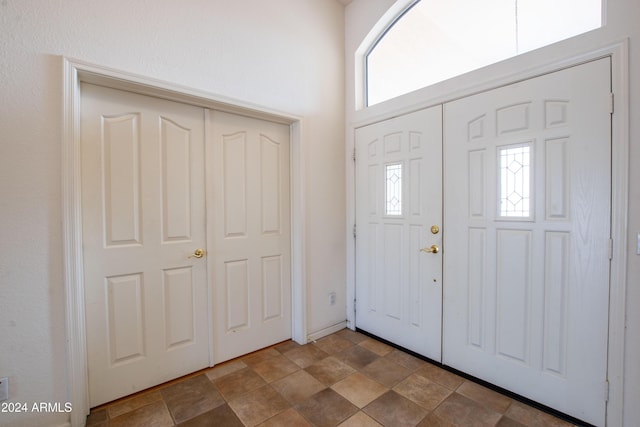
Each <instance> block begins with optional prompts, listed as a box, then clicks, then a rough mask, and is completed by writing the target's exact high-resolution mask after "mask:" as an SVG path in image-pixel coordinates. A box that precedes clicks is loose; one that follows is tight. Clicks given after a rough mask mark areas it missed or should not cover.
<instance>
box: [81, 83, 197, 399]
mask: <svg viewBox="0 0 640 427" xmlns="http://www.w3.org/2000/svg"><path fill="white" fill-rule="evenodd" d="M81 96H82V119H81V120H82V121H81V127H82V129H81V131H82V217H83V224H82V232H83V249H84V252H83V255H84V269H85V304H86V310H85V311H86V321H87V351H88V361H89V394H90V404H91V406H96V405H99V404H102V403H105V402H108V401H111V400H114V399H116V398H119V397H122V396H125V395H129V394H132V393H134V392H137V391H140V390H143V389H146V388H148V387H151V386H154V385H157V384H160V383H162V382H165V381H167V380H170V379H173V378H176V377H179V376H182V375H184V374H188V373H190V372H193V371H196V370H198V369H202V368H204V367H207V366H208V364H209V341H208V340H209V336H208V326H207V325H208V315H207V312H208V311H207V310H208V308H207V277H206V276H207V273H206V261H205V260H204V259H198V258H194V257H192V258H189V255H190V254H192V253H193V252H194V250H196V249H197V248H205V241H206V239H205V201H204V112H203V109H202V108H197V107H193V106H189V105H184V104H180V103H176V102H170V101H165V100H160V99H157V98H152V97H145V96H141V95H135V94H131V93H127V92H122V91H118V90H114V89H107V88H103V87H99V86H93V85H88V84H83V85H82V90H81Z"/></svg>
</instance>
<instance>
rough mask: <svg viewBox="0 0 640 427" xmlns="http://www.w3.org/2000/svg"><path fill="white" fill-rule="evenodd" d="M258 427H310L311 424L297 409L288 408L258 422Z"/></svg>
mask: <svg viewBox="0 0 640 427" xmlns="http://www.w3.org/2000/svg"><path fill="white" fill-rule="evenodd" d="M259 427H312V425H311V424H309V423H308V422H307V420H305V419H304V417H303V416H302V415H300V414H299V413H298V411H296V410H295V409H293V408H289V409H287V410H286V411H284V412H281V413H279V414H278V415H276V416H274V417H271V418H269V419H268V420H267V421H265V422H263V423H262V424H259Z"/></svg>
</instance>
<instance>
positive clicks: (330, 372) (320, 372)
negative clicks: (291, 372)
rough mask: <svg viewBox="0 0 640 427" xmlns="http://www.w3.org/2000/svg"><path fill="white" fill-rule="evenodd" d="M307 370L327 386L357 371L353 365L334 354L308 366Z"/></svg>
mask: <svg viewBox="0 0 640 427" xmlns="http://www.w3.org/2000/svg"><path fill="white" fill-rule="evenodd" d="M305 371H307V372H308V373H310V374H311V375H313V376H314V377H315V378H316V379H317V380H318V381H320V382H321V383H322V384H324V385H326V386H332V385H333V384H335V383H337V382H338V381H340V380H341V379H343V378H345V377H347V375H351V374H353V373H354V372H356V370H355V369H353V368H352V367H351V366H349V365H347V364H345V363H342V362H341V361H339V360H338V359H336V358H335V357H333V356H330V357H327V358H325V359H322V360H321V361H319V362H317V363H314V364H313V365H311V366H308V367H307V368H306V369H305Z"/></svg>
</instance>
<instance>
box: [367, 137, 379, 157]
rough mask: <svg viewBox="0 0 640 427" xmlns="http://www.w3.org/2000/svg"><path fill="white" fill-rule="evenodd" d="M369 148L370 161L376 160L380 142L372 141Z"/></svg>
mask: <svg viewBox="0 0 640 427" xmlns="http://www.w3.org/2000/svg"><path fill="white" fill-rule="evenodd" d="M368 147H369V153H368V154H369V158H370V159H375V158H376V156H377V155H378V140H377V139H374V140H373V141H371V142H370V143H369V145H368Z"/></svg>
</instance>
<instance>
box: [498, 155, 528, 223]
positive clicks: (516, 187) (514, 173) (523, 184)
mask: <svg viewBox="0 0 640 427" xmlns="http://www.w3.org/2000/svg"><path fill="white" fill-rule="evenodd" d="M530 152H531V144H523V145H518V146H510V147H503V148H499V149H498V160H499V163H498V165H499V168H500V173H499V177H500V184H499V191H500V193H499V203H500V206H499V212H500V216H501V217H512V218H513V217H515V218H529V217H531V155H530Z"/></svg>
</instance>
